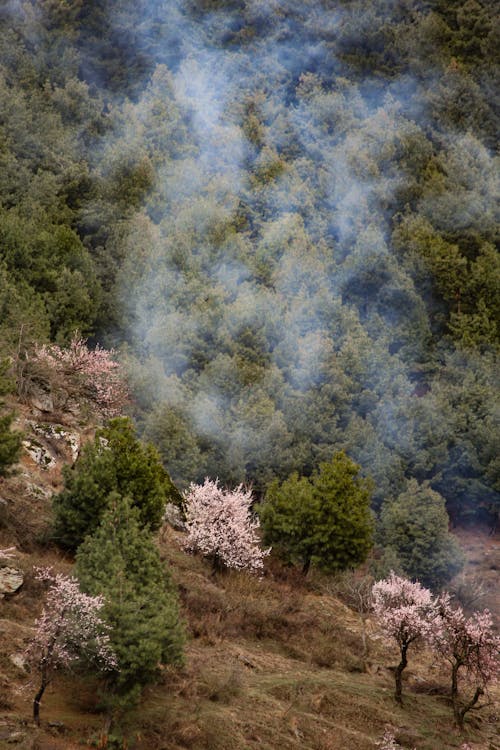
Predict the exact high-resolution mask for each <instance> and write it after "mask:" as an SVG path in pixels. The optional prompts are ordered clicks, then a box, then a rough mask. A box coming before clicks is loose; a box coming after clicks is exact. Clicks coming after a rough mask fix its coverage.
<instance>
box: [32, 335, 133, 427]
mask: <svg viewBox="0 0 500 750" xmlns="http://www.w3.org/2000/svg"><path fill="white" fill-rule="evenodd" d="M18 370H19V373H18V381H19V386H20V390H21V394H20V395H21V396H22V395H25V393H27V392H28V391H29V381H30V380H31V379H34V380H37V381H38V380H40V379H42V380H45V381H46V385H47V386H48V387H49V389H50V390H51V392H52V393H54V392H55V393H56V394H57V392H59V391H60V392H61V393H63V394H65V396H66V397H67V396H68V394H69V395H70V396H71V395H75V394H76V395H77V396H79V397H82V398H85V399H87V400H89V401H91V402H92V403H94V404H95V405H96V406H97V407H98V409H99V411H100V412H101V414H102V415H103V417H105V418H106V419H108V418H111V417H115V416H118V415H119V414H121V412H122V411H123V407H124V406H125V404H126V402H127V400H128V390H127V387H126V384H125V381H124V377H123V373H122V369H121V366H120V364H119V363H118V362H117V361H116V360H115V359H114V351H113V350H107V349H102V348H101V347H100V346H96V348H95V349H89V348H88V347H87V344H86V340H85V339H82V338H80V337H79V336H78V335H75V336H74V337H73V338H72V340H71V341H70V343H69V345H68V346H67V347H65V348H63V347H60V346H58V345H57V344H43V345H38V344H37V345H35V347H34V349H33V352H32V353H31V354H30V355H27V357H26V360H25V361H24V362H23V363H22V366H21V363H20V366H19V367H18Z"/></svg>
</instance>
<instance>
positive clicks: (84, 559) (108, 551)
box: [76, 493, 183, 701]
mask: <svg viewBox="0 0 500 750" xmlns="http://www.w3.org/2000/svg"><path fill="white" fill-rule="evenodd" d="M76 571H77V576H78V578H79V580H80V582H81V585H82V588H83V589H84V590H85V591H87V592H88V593H90V594H93V595H98V594H99V595H102V596H104V597H105V601H106V603H105V606H104V608H103V618H104V620H105V621H106V622H107V623H108V625H109V626H110V628H111V630H110V639H111V646H112V647H113V650H114V652H115V654H116V657H117V662H118V670H119V671H117V672H115V673H113V675H112V677H111V678H110V679H109V688H110V690H109V692H110V694H111V695H113V696H115V697H116V696H118V697H119V698H120V699H122V700H123V699H125V701H127V700H133V699H134V698H136V697H137V696H138V694H139V693H140V690H141V688H142V686H144V685H146V684H147V683H149V682H151V681H153V680H154V678H155V676H156V675H157V672H158V667H159V665H160V664H177V663H180V662H181V661H182V645H183V629H182V625H181V623H180V620H179V606H178V600H177V594H176V592H175V590H174V588H173V585H172V582H171V580H170V576H169V575H168V573H167V571H166V570H165V568H164V566H163V564H162V562H161V560H160V556H159V553H158V550H157V548H156V547H155V546H154V544H153V541H152V539H151V535H150V533H149V532H148V531H147V530H146V529H144V528H142V527H141V521H140V514H139V510H138V509H137V508H136V507H134V506H133V505H132V502H131V500H130V499H129V498H123V497H121V496H120V495H118V494H117V493H114V494H113V495H112V496H111V498H110V502H109V507H108V508H107V510H106V511H105V512H104V514H103V517H102V520H101V524H100V526H99V528H98V529H97V530H96V531H95V532H94V534H93V535H92V536H89V537H87V539H86V540H85V542H84V543H83V544H82V545H81V546H80V548H79V550H78V553H77V564H76ZM112 700H113V698H111V701H112Z"/></svg>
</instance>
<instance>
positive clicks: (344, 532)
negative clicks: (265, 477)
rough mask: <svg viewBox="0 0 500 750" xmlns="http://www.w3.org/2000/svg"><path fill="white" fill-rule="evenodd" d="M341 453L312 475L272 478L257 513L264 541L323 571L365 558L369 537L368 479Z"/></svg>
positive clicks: (293, 559)
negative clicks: (360, 475) (283, 478)
mask: <svg viewBox="0 0 500 750" xmlns="http://www.w3.org/2000/svg"><path fill="white" fill-rule="evenodd" d="M358 474H359V466H358V465H357V464H355V463H354V462H353V461H352V460H351V459H350V458H349V457H348V456H346V454H345V453H343V452H339V453H336V454H335V455H334V457H333V459H332V460H331V461H330V462H328V463H326V462H325V463H322V464H320V467H319V471H317V472H315V473H314V474H313V476H312V477H311V479H308V478H307V477H299V475H298V474H296V473H294V474H292V475H291V476H290V477H289V478H288V479H287V480H285V481H284V482H283V483H282V484H281V485H280V484H279V483H278V482H273V483H272V484H271V485H270V487H269V489H268V492H267V494H266V498H265V500H264V502H263V503H262V505H261V507H260V510H259V514H260V517H261V522H262V528H263V532H264V542H265V543H266V544H271V545H273V547H274V548H275V549H276V551H277V552H278V554H281V556H282V557H284V558H285V559H286V560H288V561H289V562H297V561H299V562H301V563H302V566H303V571H304V573H307V571H308V570H309V567H310V565H311V563H313V564H315V565H317V566H318V567H319V568H322V569H323V570H326V571H335V570H345V569H346V568H348V567H351V566H354V565H358V564H359V563H361V562H363V560H365V558H366V556H367V554H368V552H369V550H370V547H371V543H372V542H371V540H372V526H373V523H372V518H371V514H370V496H371V482H370V481H369V480H367V479H362V478H361V477H359V476H358Z"/></svg>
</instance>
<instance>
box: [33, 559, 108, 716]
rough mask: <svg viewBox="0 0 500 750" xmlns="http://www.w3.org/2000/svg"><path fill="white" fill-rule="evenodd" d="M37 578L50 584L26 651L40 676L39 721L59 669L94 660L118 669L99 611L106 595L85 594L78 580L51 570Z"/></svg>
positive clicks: (44, 570) (43, 570) (35, 710)
mask: <svg viewBox="0 0 500 750" xmlns="http://www.w3.org/2000/svg"><path fill="white" fill-rule="evenodd" d="M35 577H36V578H37V579H38V580H40V581H45V582H47V583H49V584H50V588H49V590H48V593H47V597H46V600H45V607H44V609H43V611H42V614H41V615H40V617H39V618H38V619H37V620H36V622H35V633H34V635H33V638H32V640H31V643H30V645H29V646H28V649H27V651H26V655H27V658H28V661H29V662H30V664H31V666H32V668H33V669H35V670H37V671H38V672H39V673H40V677H41V685H40V688H39V690H38V692H37V695H36V697H35V700H34V705H33V714H34V718H35V721H36V722H37V723H38V722H39V709H40V701H41V698H42V695H43V693H44V691H45V688H46V687H47V685H48V684H49V683H50V681H51V680H52V678H53V676H54V673H56V672H57V671H58V670H62V669H67V668H68V667H69V666H70V665H71V664H72V663H73V662H76V661H81V660H84V661H87V662H89V661H91V662H92V663H93V664H95V665H96V666H97V668H98V669H101V670H103V671H106V670H113V669H116V668H117V661H116V656H115V654H114V652H113V650H112V648H111V645H110V640H109V635H108V630H109V628H108V626H107V625H106V624H105V623H104V621H103V620H102V619H101V618H100V617H99V615H98V612H99V611H100V610H101V609H102V607H103V605H104V599H103V597H102V596H88V595H87V594H83V593H82V592H81V591H80V589H79V586H78V581H77V580H76V579H75V578H69V577H68V576H65V575H62V574H61V573H57V574H54V573H53V572H52V570H51V568H36V569H35Z"/></svg>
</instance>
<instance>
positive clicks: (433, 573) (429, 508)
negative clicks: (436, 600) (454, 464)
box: [381, 480, 463, 589]
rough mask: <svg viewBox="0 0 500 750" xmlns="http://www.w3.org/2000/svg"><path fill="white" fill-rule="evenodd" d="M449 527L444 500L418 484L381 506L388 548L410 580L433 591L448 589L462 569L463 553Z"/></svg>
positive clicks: (409, 485) (424, 485)
mask: <svg viewBox="0 0 500 750" xmlns="http://www.w3.org/2000/svg"><path fill="white" fill-rule="evenodd" d="M448 523H449V519H448V514H447V512H446V508H445V501H444V498H443V497H441V495H440V494H439V493H438V492H434V491H433V490H431V489H430V487H428V486H427V485H426V484H422V485H419V484H418V482H417V481H416V480H411V481H410V482H408V487H407V490H406V492H403V493H401V494H400V495H399V496H398V497H397V498H396V499H395V500H392V501H387V502H386V503H384V505H383V506H382V514H381V531H382V539H383V543H384V546H385V548H386V549H389V548H390V549H391V550H392V551H394V552H395V553H396V556H397V560H398V561H399V562H400V563H401V567H402V569H403V570H404V572H405V573H406V575H407V576H409V577H410V578H413V579H418V580H419V581H420V582H421V583H422V584H423V585H424V586H427V587H430V588H432V589H438V588H440V587H442V586H443V585H445V584H446V583H447V582H448V581H449V580H450V579H451V578H452V577H453V576H454V575H455V573H458V571H459V570H460V569H461V567H462V565H463V553H462V551H461V549H460V547H459V545H458V542H457V541H456V539H455V537H454V536H452V534H450V533H449V531H448Z"/></svg>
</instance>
